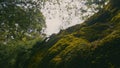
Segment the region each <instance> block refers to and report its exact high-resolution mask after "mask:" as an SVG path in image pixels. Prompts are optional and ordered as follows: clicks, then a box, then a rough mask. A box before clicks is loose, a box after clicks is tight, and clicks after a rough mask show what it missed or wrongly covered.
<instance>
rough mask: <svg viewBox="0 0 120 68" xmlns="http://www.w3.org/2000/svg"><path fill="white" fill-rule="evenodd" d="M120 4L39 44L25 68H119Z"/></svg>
mask: <svg viewBox="0 0 120 68" xmlns="http://www.w3.org/2000/svg"><path fill="white" fill-rule="evenodd" d="M118 3H119V0H111V1H110V3H109V4H108V5H106V6H105V7H104V8H103V9H102V10H100V11H99V12H98V13H96V14H95V15H93V16H92V17H90V18H89V19H88V20H86V21H85V22H84V23H83V24H80V25H76V26H73V27H70V28H68V29H66V30H62V31H61V32H60V33H59V34H57V35H53V36H51V37H50V39H49V40H48V41H47V42H43V43H40V44H37V45H39V46H37V45H36V48H37V50H36V51H34V53H33V54H32V57H31V59H29V61H27V63H26V65H25V68H120V63H119V61H120V58H119V57H120V30H119V29H120V5H119V4H118Z"/></svg>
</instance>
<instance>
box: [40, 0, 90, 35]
mask: <svg viewBox="0 0 120 68" xmlns="http://www.w3.org/2000/svg"><path fill="white" fill-rule="evenodd" d="M84 3H85V0H83V1H80V0H59V3H58V2H57V0H51V2H48V1H47V2H46V3H45V6H44V7H43V8H42V9H41V11H42V13H43V15H44V16H45V18H46V25H47V28H46V29H45V33H46V34H47V35H51V34H53V33H58V32H59V30H60V29H61V28H63V29H65V28H67V27H70V26H73V25H75V24H80V23H82V22H83V20H82V19H81V15H82V16H87V15H88V14H90V12H86V13H82V12H81V11H80V9H81V8H84V9H85V10H88V11H90V10H89V9H88V8H87V7H86V6H85V5H84ZM91 15H92V14H91Z"/></svg>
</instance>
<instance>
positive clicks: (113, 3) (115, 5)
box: [110, 0, 120, 8]
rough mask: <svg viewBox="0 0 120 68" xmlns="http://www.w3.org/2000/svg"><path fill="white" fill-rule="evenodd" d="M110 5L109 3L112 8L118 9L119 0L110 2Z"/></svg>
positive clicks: (119, 6)
mask: <svg viewBox="0 0 120 68" xmlns="http://www.w3.org/2000/svg"><path fill="white" fill-rule="evenodd" d="M110 3H111V4H112V5H113V6H114V7H118V8H120V0H111V1H110Z"/></svg>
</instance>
